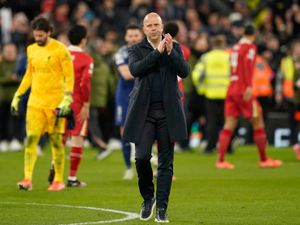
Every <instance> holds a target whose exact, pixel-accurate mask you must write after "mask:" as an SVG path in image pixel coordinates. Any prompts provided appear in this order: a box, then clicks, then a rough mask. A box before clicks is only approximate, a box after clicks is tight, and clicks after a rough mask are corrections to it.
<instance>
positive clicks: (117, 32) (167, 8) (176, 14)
mask: <svg viewBox="0 0 300 225" xmlns="http://www.w3.org/2000/svg"><path fill="white" fill-rule="evenodd" d="M0 4H1V9H0V11H1V14H0V21H1V23H0V26H1V27H0V32H1V33H0V46H1V54H0V151H6V150H7V149H20V148H21V147H22V146H21V145H22V143H23V139H24V137H25V135H24V132H25V131H24V118H22V117H21V118H12V116H11V115H10V103H11V100H12V97H13V94H14V92H15V90H16V88H17V86H18V84H19V82H20V79H21V78H22V76H23V75H24V72H25V69H26V46H27V45H28V44H29V43H31V42H32V37H31V30H30V21H31V20H32V19H33V18H35V17H36V16H44V17H47V18H49V19H50V20H51V22H52V23H53V26H54V32H53V35H52V36H53V37H54V38H56V39H58V40H60V41H62V42H63V43H65V44H66V45H68V39H67V37H66V33H67V31H68V29H69V27H70V26H71V25H73V24H75V23H79V24H82V25H85V26H86V27H87V28H88V33H89V40H88V48H87V51H88V52H89V53H90V54H91V55H92V57H93V58H94V63H95V69H94V74H93V79H92V92H91V107H92V109H94V111H96V112H97V115H96V116H97V117H98V120H97V121H96V122H95V123H93V125H94V126H98V128H99V130H100V131H99V132H98V133H101V135H102V136H101V139H103V141H104V142H109V140H110V139H111V138H118V135H117V133H118V132H117V129H116V128H115V127H114V94H115V89H116V83H117V77H118V74H117V69H116V66H115V62H114V58H113V57H114V53H115V52H116V50H117V49H118V48H119V47H120V46H121V45H123V44H124V43H123V34H124V30H125V27H126V25H127V24H129V23H137V24H142V19H143V17H144V16H145V15H146V14H147V13H149V12H151V11H155V12H157V13H158V14H159V15H160V16H161V17H162V19H163V21H165V22H166V21H177V22H178V24H179V28H180V29H179V35H178V38H177V39H178V41H179V42H180V43H182V44H185V45H186V46H188V47H189V49H190V50H191V55H190V58H189V64H190V67H191V68H190V70H191V71H193V66H194V65H195V63H196V62H197V61H198V59H199V58H200V57H201V55H202V54H203V53H205V52H207V51H209V50H210V48H211V46H210V45H211V43H210V39H211V37H213V36H214V35H218V34H223V35H225V36H226V43H227V47H228V48H230V47H231V46H232V45H233V44H234V43H236V42H237V41H238V40H239V38H240V37H241V35H242V32H243V30H242V26H243V23H244V22H245V21H248V20H251V21H253V22H254V23H255V25H256V26H257V28H258V30H259V32H258V37H257V41H256V44H257V46H258V53H259V55H261V56H262V57H264V59H266V61H267V62H268V64H269V65H270V67H271V69H272V72H273V76H272V79H271V81H270V82H271V83H272V87H273V90H274V91H273V95H272V96H269V98H268V101H267V102H265V103H264V105H263V107H264V108H266V110H267V111H268V112H272V111H273V112H286V111H288V109H287V107H286V105H285V102H284V99H285V98H284V96H281V98H280V97H278V96H279V95H282V93H280V91H281V88H280V87H281V80H282V79H281V78H282V76H281V75H280V74H281V72H280V65H281V62H282V60H283V59H284V57H286V56H287V55H289V53H290V48H291V43H292V42H293V41H294V40H295V39H297V38H299V35H300V6H299V2H298V1H297V0H285V1H280V0H264V1H262V0H251V1H245V0H236V1H234V0H173V1H168V0H153V1H150V0H86V1H78V0H31V1H24V0H2V1H0ZM184 94H185V97H186V101H185V106H186V107H185V108H186V110H187V113H190V114H193V115H195V116H194V117H193V120H195V122H197V123H199V124H200V125H199V126H200V127H201V126H204V127H205V109H203V105H204V104H203V103H202V102H201V101H203V98H197V92H196V91H195V88H194V86H193V84H192V82H191V79H190V78H188V79H186V80H185V81H184ZM278 99H281V101H278ZM282 99H283V100H282ZM267 116H268V115H267ZM267 119H268V118H267ZM93 129H96V130H97V128H95V127H93ZM204 130H205V129H204ZM204 130H203V133H205V131H204ZM96 133H97V132H96ZM93 134H94V133H93V132H91V133H90V136H92V135H93ZM203 135H204V136H205V134H203ZM90 140H91V142H93V140H95V138H94V139H93V138H90ZM94 144H95V143H94ZM182 145H183V147H186V146H184V144H182Z"/></svg>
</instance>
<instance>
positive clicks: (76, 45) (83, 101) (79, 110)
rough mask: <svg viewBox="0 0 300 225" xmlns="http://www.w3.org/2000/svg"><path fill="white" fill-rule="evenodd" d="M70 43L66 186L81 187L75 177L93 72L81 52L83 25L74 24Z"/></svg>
mask: <svg viewBox="0 0 300 225" xmlns="http://www.w3.org/2000/svg"><path fill="white" fill-rule="evenodd" d="M68 38H69V40H70V43H71V45H70V46H69V47H68V49H69V51H70V53H71V56H72V59H73V65H74V70H75V71H74V72H75V83H74V92H73V103H72V105H71V108H72V109H73V111H74V117H75V127H74V129H72V130H69V131H68V134H69V135H71V142H72V144H71V146H72V147H71V151H70V172H69V177H68V183H67V187H82V186H85V185H86V184H85V183H84V182H80V181H79V180H78V179H77V176H76V174H77V171H78V168H79V164H80V161H81V157H82V146H83V141H84V137H86V135H87V130H88V129H87V124H88V116H89V108H90V79H91V78H92V73H93V59H92V58H91V57H90V56H89V55H88V54H86V53H84V52H83V48H84V47H85V45H86V42H87V30H86V28H85V27H84V26H81V25H75V26H73V27H72V28H71V29H70V31H69V33H68Z"/></svg>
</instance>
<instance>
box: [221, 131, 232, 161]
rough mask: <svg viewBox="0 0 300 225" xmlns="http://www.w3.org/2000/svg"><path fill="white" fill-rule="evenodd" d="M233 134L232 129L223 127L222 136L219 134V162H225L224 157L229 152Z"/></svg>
mask: <svg viewBox="0 0 300 225" xmlns="http://www.w3.org/2000/svg"><path fill="white" fill-rule="evenodd" d="M231 135H232V131H230V130H226V129H222V131H221V133H220V136H219V147H218V152H219V158H218V161H219V162H224V157H225V154H226V152H227V149H228V146H229V144H230V140H231Z"/></svg>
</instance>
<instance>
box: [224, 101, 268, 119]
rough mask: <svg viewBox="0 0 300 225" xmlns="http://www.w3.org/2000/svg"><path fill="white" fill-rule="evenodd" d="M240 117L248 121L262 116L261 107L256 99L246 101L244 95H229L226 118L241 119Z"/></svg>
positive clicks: (226, 103)
mask: <svg viewBox="0 0 300 225" xmlns="http://www.w3.org/2000/svg"><path fill="white" fill-rule="evenodd" d="M240 115H243V116H244V117H245V118H247V119H251V118H257V117H260V116H261V115H262V109H261V106H260V104H259V103H258V101H257V100H256V98H252V99H250V100H249V101H245V100H243V96H242V95H239V96H233V95H228V96H227V97H226V100H225V116H232V117H239V116H240Z"/></svg>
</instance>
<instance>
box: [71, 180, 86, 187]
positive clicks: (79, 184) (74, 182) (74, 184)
mask: <svg viewBox="0 0 300 225" xmlns="http://www.w3.org/2000/svg"><path fill="white" fill-rule="evenodd" d="M85 186H86V183H84V182H81V181H79V180H68V183H67V187H85Z"/></svg>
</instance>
